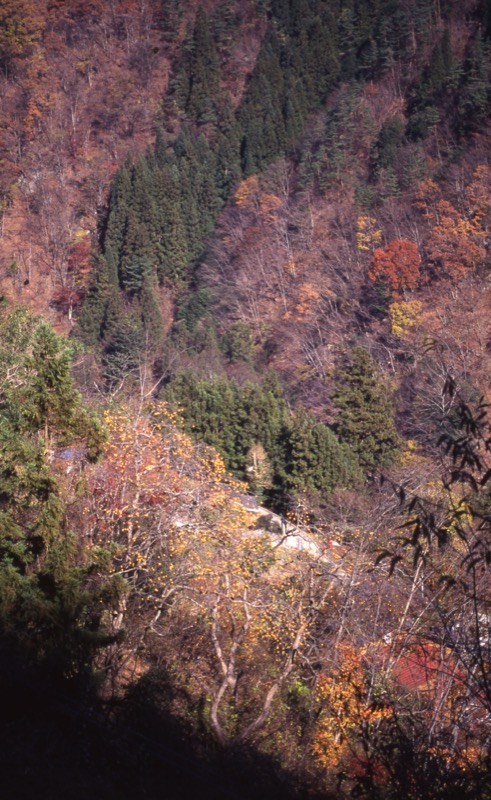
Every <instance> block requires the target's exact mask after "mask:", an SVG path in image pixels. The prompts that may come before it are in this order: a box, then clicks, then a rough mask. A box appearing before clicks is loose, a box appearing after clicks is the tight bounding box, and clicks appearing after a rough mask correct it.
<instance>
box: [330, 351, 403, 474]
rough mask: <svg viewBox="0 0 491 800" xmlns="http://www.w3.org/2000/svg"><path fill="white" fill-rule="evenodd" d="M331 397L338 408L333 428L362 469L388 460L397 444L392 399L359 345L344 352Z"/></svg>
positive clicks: (366, 354)
mask: <svg viewBox="0 0 491 800" xmlns="http://www.w3.org/2000/svg"><path fill="white" fill-rule="evenodd" d="M333 401H334V405H335V406H336V408H337V409H338V416H337V418H336V423H335V425H334V430H335V432H336V434H337V436H338V438H339V440H340V441H341V442H344V443H345V444H347V445H348V446H349V447H350V448H351V449H352V450H353V452H354V453H355V455H356V456H357V458H358V460H359V462H360V465H361V466H362V467H363V469H365V470H367V471H368V472H371V471H373V470H374V469H376V468H377V467H381V466H384V465H385V464H388V463H390V462H391V461H392V460H393V459H394V458H395V456H396V454H397V451H398V449H399V446H400V440H399V437H398V435H397V431H396V428H395V423H394V403H393V400H392V398H391V393H390V391H388V387H387V385H386V384H384V382H382V381H381V380H380V379H379V378H378V376H377V368H376V364H375V362H374V361H373V359H372V358H371V356H370V354H369V353H368V351H367V350H365V349H364V348H363V347H353V348H352V349H351V350H350V351H348V352H347V353H346V355H345V358H344V360H343V363H342V364H341V366H340V367H339V369H338V371H337V373H336V376H335V389H334V392H333Z"/></svg>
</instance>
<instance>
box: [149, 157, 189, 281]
mask: <svg viewBox="0 0 491 800" xmlns="http://www.w3.org/2000/svg"><path fill="white" fill-rule="evenodd" d="M154 182H155V189H156V195H157V197H158V209H159V218H160V241H159V247H158V264H157V274H158V278H159V281H160V282H161V283H162V282H163V281H164V280H175V279H182V278H183V277H184V276H185V275H186V273H187V270H188V266H189V263H190V255H189V245H188V238H187V232H186V224H185V221H184V212H183V204H182V190H181V179H180V175H179V169H178V166H177V164H175V163H174V164H169V165H167V166H166V167H164V168H162V169H160V170H158V171H157V172H156V174H155V176H154ZM188 210H189V209H188ZM187 222H188V223H189V221H188V220H187Z"/></svg>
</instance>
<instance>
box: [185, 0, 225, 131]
mask: <svg viewBox="0 0 491 800" xmlns="http://www.w3.org/2000/svg"><path fill="white" fill-rule="evenodd" d="M175 84H176V95H177V100H178V102H179V104H180V105H181V107H182V108H183V109H184V110H185V111H186V113H187V114H188V115H189V116H190V117H191V118H192V119H193V120H195V121H196V122H197V123H198V124H204V123H208V122H214V121H215V119H216V117H215V101H216V98H217V96H218V93H219V88H220V64H219V59H218V54H217V51H216V46H215V43H214V41H213V37H212V35H211V31H210V26H209V23H208V18H207V16H206V14H205V12H204V11H203V9H202V8H199V9H198V13H197V14H196V20H195V24H194V29H193V33H192V35H191V36H190V37H188V40H187V42H186V45H185V47H184V48H183V55H182V58H181V63H180V65H179V67H178V72H177V77H176V81H175Z"/></svg>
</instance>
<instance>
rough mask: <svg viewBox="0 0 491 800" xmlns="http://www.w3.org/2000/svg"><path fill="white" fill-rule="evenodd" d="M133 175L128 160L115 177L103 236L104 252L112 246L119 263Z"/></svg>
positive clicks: (129, 204) (129, 205)
mask: <svg viewBox="0 0 491 800" xmlns="http://www.w3.org/2000/svg"><path fill="white" fill-rule="evenodd" d="M131 175H132V167H131V162H130V161H129V160H127V161H125V163H124V164H123V165H122V166H121V167H120V168H119V169H118V171H117V173H116V175H115V178H114V182H113V186H112V190H111V198H110V201H109V214H108V218H107V224H106V227H105V230H104V232H103V237H102V240H103V249H104V252H105V251H106V250H107V249H108V248H111V250H112V252H113V254H114V257H115V259H116V263H117V264H118V265H119V261H120V258H121V253H122V251H123V246H124V237H125V230H126V221H127V216H128V211H129V209H130V207H131V198H132V186H131V183H132V180H131Z"/></svg>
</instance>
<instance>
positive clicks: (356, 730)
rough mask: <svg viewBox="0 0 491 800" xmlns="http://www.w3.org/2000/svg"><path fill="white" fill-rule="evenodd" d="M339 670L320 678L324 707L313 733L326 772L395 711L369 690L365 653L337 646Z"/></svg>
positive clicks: (315, 749)
mask: <svg viewBox="0 0 491 800" xmlns="http://www.w3.org/2000/svg"><path fill="white" fill-rule="evenodd" d="M338 655H339V658H340V663H339V667H338V669H337V670H336V672H335V673H334V674H332V675H330V676H327V675H321V676H320V678H319V682H318V685H317V692H316V697H317V701H318V702H319V704H320V706H321V713H320V716H319V718H318V721H317V725H316V730H315V734H314V745H313V748H312V749H313V754H314V757H315V759H316V761H317V763H318V764H319V765H320V766H321V767H322V768H324V769H331V768H333V767H337V766H338V765H339V764H340V763H341V761H342V760H343V759H344V758H345V757H346V756H347V755H348V754H349V753H350V745H351V752H352V751H353V748H355V749H356V737H357V736H362V737H363V738H364V739H366V738H368V737H369V736H370V734H371V732H372V731H373V729H374V728H375V726H377V725H378V724H379V723H380V722H381V720H383V719H388V718H390V717H391V716H392V714H393V712H392V709H391V708H390V707H389V706H387V705H384V704H382V703H377V702H376V701H375V699H374V697H373V694H372V693H371V691H370V688H369V681H368V680H367V677H366V671H365V668H364V665H363V658H362V653H361V652H360V651H358V650H356V649H355V648H354V647H353V646H352V645H351V644H343V645H339V646H338Z"/></svg>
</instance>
